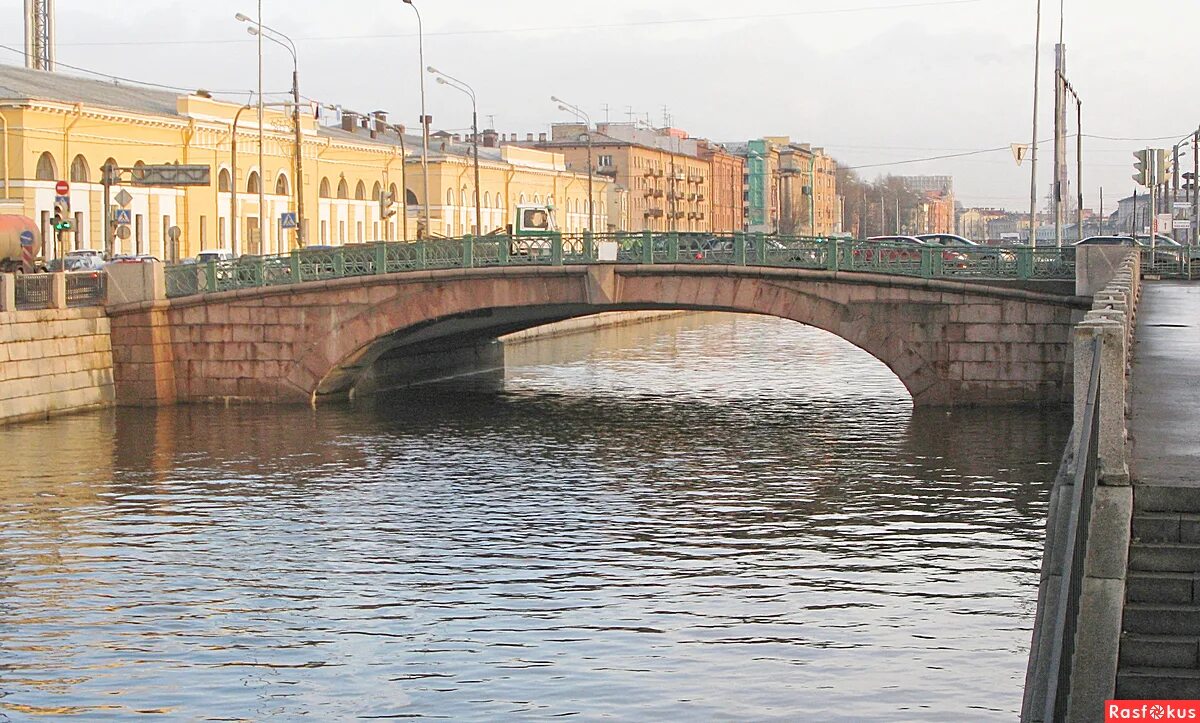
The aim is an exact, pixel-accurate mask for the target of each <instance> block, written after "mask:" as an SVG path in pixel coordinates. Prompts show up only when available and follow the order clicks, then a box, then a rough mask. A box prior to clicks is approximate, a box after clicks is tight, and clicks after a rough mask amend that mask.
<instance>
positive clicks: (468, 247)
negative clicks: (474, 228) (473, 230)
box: [462, 234, 475, 269]
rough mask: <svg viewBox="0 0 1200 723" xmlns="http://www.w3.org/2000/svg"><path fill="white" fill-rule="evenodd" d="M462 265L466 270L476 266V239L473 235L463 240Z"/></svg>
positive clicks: (464, 237)
mask: <svg viewBox="0 0 1200 723" xmlns="http://www.w3.org/2000/svg"><path fill="white" fill-rule="evenodd" d="M462 263H463V268H464V269H469V268H471V267H473V266H474V265H475V237H474V236H472V235H471V234H467V235H466V236H463V239H462Z"/></svg>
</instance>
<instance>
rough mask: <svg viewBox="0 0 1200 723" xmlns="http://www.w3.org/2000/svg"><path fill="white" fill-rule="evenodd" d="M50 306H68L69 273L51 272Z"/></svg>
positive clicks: (63, 307)
mask: <svg viewBox="0 0 1200 723" xmlns="http://www.w3.org/2000/svg"><path fill="white" fill-rule="evenodd" d="M48 308H51V309H65V308H67V275H66V274H65V273H63V272H61V271H59V272H57V273H53V274H50V306H49V307H48Z"/></svg>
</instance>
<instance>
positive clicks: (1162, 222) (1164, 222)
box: [1154, 213, 1172, 233]
mask: <svg viewBox="0 0 1200 723" xmlns="http://www.w3.org/2000/svg"><path fill="white" fill-rule="evenodd" d="M1171 221H1172V218H1171V214H1169V213H1160V214H1158V219H1157V224H1156V225H1155V228H1154V233H1162V232H1164V231H1166V230H1167V229H1169V228H1171Z"/></svg>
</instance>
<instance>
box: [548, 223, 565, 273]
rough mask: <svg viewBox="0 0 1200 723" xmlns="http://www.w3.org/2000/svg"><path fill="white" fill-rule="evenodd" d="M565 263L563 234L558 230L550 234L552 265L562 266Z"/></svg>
mask: <svg viewBox="0 0 1200 723" xmlns="http://www.w3.org/2000/svg"><path fill="white" fill-rule="evenodd" d="M562 263H563V240H562V234H561V233H559V232H558V231H555V232H554V233H552V234H550V264H551V265H552V266H562Z"/></svg>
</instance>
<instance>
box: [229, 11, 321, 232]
mask: <svg viewBox="0 0 1200 723" xmlns="http://www.w3.org/2000/svg"><path fill="white" fill-rule="evenodd" d="M235 17H236V18H237V19H238V20H240V21H242V22H244V23H250V26H249V27H248V28H246V32H248V33H250V34H251V35H256V36H258V37H259V39H260V40H261V39H262V38H266V39H267V40H270V41H271V42H273V43H275V44H276V45H278V46H280V47H282V48H283V49H285V50H287V51H288V52H289V53H291V54H292V125H293V126H295V146H296V178H295V179H294V180H295V186H296V245H297V246H299V247H301V248H303V247H304V245H305V242H306V241H307V239H306V238H305V233H304V228H305V227H304V146H303V137H302V133H301V129H300V61H299V58H298V56H297V54H296V44H295V43H293V42H292V39H291V38H289V37H288V36H287V35H285V34H284V33H281V32H280V31H278V30H276V29H275V28H272V27H270V26H268V25H263V24H262V23H259V22H256V21H254V20H251V19H250V18H248V17H246V16H245V15H243V14H241V13H238V14H237V15H236V16H235ZM260 131H261V126H260ZM262 178H263V173H262V163H261V162H260V163H259V181H260V183H259V186H260V188H261V187H262V183H261V181H262ZM260 215H261V214H260ZM280 241H281V243H280V246H281V248H280V251H281V252H282V251H283V250H284V249H283V248H282V245H283V244H282V239H280Z"/></svg>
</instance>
